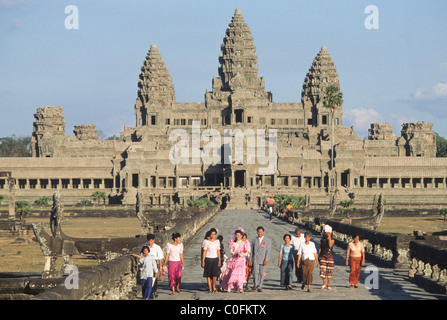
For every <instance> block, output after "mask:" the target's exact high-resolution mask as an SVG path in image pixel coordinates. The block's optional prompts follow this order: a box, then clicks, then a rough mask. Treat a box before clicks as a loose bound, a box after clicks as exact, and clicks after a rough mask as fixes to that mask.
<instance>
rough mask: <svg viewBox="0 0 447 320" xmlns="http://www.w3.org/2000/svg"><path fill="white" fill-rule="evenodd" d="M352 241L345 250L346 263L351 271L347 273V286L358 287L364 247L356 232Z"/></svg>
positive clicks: (363, 261)
mask: <svg viewBox="0 0 447 320" xmlns="http://www.w3.org/2000/svg"><path fill="white" fill-rule="evenodd" d="M353 239H354V240H353V242H350V243H349V244H348V250H347V252H346V265H349V266H350V268H351V272H350V274H349V287H351V288H352V287H354V288H358V287H359V286H358V283H359V278H360V271H361V270H362V266H364V265H365V248H364V246H363V243H361V242H360V237H359V235H358V234H356V235H354V238H353Z"/></svg>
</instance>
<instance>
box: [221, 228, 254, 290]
mask: <svg viewBox="0 0 447 320" xmlns="http://www.w3.org/2000/svg"><path fill="white" fill-rule="evenodd" d="M243 235H244V230H243V229H242V228H238V229H237V230H236V231H235V237H236V239H233V238H231V240H230V243H229V248H230V252H231V258H230V261H229V262H228V266H227V269H226V270H225V275H224V278H223V281H222V289H223V290H226V291H228V292H231V290H233V288H235V289H236V290H239V292H240V293H242V292H244V284H245V283H246V268H245V267H246V256H247V255H248V252H249V248H250V242H249V241H247V240H246V241H244V240H243V239H242V237H243Z"/></svg>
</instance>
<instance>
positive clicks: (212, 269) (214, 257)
mask: <svg viewBox="0 0 447 320" xmlns="http://www.w3.org/2000/svg"><path fill="white" fill-rule="evenodd" d="M216 233H217V230H216V229H214V228H213V229H211V230H210V239H209V240H208V241H206V242H205V245H204V247H203V257H202V268H203V276H204V277H205V278H207V281H208V289H209V293H212V292H217V289H216V281H217V278H218V277H219V275H220V267H221V256H220V241H219V240H217V239H216Z"/></svg>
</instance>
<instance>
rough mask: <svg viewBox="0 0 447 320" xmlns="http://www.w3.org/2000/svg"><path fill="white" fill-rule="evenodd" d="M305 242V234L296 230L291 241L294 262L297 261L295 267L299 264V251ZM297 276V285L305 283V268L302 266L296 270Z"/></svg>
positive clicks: (298, 229)
mask: <svg viewBox="0 0 447 320" xmlns="http://www.w3.org/2000/svg"><path fill="white" fill-rule="evenodd" d="M304 242H305V239H304V233H302V232H301V230H300V228H296V229H295V234H292V241H291V243H292V244H293V260H295V266H296V265H297V262H298V250H299V249H300V246H301V244H302V243H304ZM295 276H296V282H297V283H302V282H303V267H302V266H301V265H300V267H299V268H295Z"/></svg>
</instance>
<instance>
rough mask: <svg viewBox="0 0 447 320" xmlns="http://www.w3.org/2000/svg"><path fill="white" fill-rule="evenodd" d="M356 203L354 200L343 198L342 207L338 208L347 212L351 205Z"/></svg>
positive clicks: (340, 211) (341, 211) (343, 212)
mask: <svg viewBox="0 0 447 320" xmlns="http://www.w3.org/2000/svg"><path fill="white" fill-rule="evenodd" d="M353 205H354V200H343V201H341V202H340V206H341V208H338V212H339V213H341V214H345V213H346V212H348V211H350V210H351V207H352V206H353Z"/></svg>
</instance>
